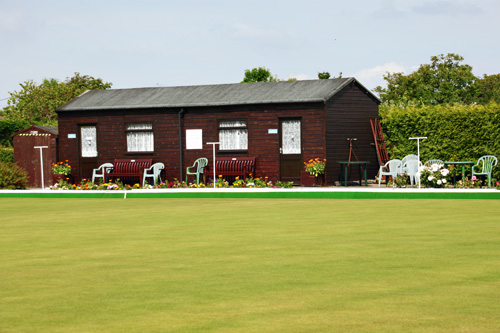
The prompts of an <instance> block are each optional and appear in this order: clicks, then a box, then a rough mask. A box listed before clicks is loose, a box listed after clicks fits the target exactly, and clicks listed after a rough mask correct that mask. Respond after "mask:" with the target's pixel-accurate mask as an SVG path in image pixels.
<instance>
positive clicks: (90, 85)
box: [3, 73, 112, 125]
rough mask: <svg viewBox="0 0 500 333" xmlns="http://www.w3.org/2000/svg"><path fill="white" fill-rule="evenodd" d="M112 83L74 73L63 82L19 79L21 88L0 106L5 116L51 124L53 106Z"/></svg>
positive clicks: (12, 118) (6, 117) (53, 112)
mask: <svg viewBox="0 0 500 333" xmlns="http://www.w3.org/2000/svg"><path fill="white" fill-rule="evenodd" d="M111 85H112V84H111V83H109V82H104V81H103V80H102V79H99V78H97V79H96V78H93V77H91V76H88V75H83V76H82V75H80V74H79V73H75V75H74V76H73V77H71V78H67V79H66V81H65V82H59V81H58V80H56V79H45V80H44V81H43V82H42V83H41V84H37V83H35V82H34V81H33V80H29V81H26V82H24V83H21V84H20V86H21V88H22V89H21V90H20V91H15V92H12V93H10V99H9V100H8V102H7V106H6V107H5V108H4V110H3V116H4V117H5V119H7V120H12V121H24V122H27V123H30V124H34V125H47V124H54V123H55V122H56V121H57V114H56V113H55V110H56V109H57V108H58V107H59V106H61V105H63V104H64V103H66V102H68V101H70V100H71V99H73V98H75V97H76V96H78V95H80V94H81V93H83V92H84V91H86V90H97V89H107V88H111Z"/></svg>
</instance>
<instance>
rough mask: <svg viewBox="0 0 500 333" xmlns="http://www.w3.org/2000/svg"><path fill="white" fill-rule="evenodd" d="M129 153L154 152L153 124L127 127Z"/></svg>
mask: <svg viewBox="0 0 500 333" xmlns="http://www.w3.org/2000/svg"><path fill="white" fill-rule="evenodd" d="M127 151H128V152H152V151H154V136H153V124H128V125H127Z"/></svg>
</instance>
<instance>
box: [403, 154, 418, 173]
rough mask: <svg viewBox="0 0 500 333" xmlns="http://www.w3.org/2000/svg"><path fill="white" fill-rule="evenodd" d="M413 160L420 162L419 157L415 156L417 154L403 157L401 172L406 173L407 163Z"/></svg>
mask: <svg viewBox="0 0 500 333" xmlns="http://www.w3.org/2000/svg"><path fill="white" fill-rule="evenodd" d="M411 160H417V161H418V156H417V155H415V154H409V155H406V156H405V157H403V160H402V161H401V163H402V166H401V172H402V173H405V172H406V169H405V164H406V162H408V161H411Z"/></svg>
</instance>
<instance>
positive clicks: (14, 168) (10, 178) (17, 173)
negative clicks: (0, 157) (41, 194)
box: [0, 162, 28, 190]
mask: <svg viewBox="0 0 500 333" xmlns="http://www.w3.org/2000/svg"><path fill="white" fill-rule="evenodd" d="M27 185H28V173H27V172H26V171H25V170H24V169H23V168H21V167H19V166H18V165H17V164H14V163H4V162H0V189H4V190H17V189H25V188H26V186H27Z"/></svg>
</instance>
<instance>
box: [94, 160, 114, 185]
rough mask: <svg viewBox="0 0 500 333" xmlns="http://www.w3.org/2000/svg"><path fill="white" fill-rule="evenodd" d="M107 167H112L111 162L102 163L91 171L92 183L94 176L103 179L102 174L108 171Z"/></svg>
mask: <svg viewBox="0 0 500 333" xmlns="http://www.w3.org/2000/svg"><path fill="white" fill-rule="evenodd" d="M109 169H113V163H104V164H101V166H100V167H98V168H97V169H94V170H93V171H92V183H95V179H96V178H102V179H103V181H104V174H105V173H107V172H109V171H108V170H109Z"/></svg>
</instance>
